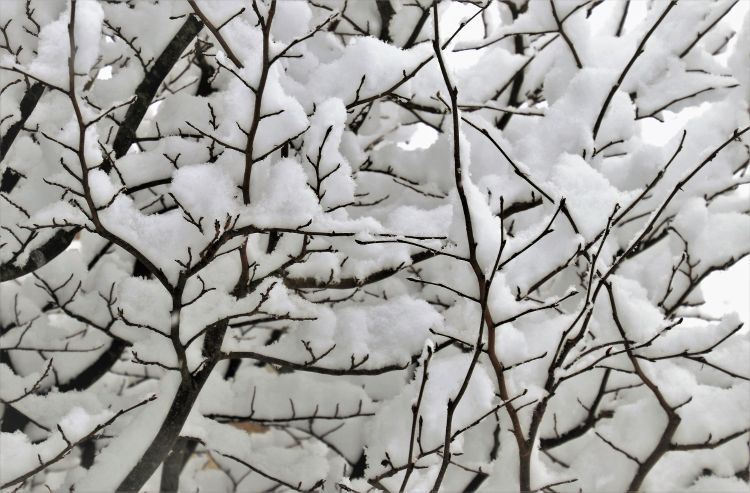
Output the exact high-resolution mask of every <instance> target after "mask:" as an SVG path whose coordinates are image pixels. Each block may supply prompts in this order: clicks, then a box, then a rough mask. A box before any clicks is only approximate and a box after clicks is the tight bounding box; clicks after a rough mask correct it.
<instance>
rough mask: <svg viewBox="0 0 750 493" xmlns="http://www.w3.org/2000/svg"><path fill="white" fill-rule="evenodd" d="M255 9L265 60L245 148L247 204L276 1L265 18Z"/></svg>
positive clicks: (244, 199)
mask: <svg viewBox="0 0 750 493" xmlns="http://www.w3.org/2000/svg"><path fill="white" fill-rule="evenodd" d="M253 7H254V8H255V10H256V12H257V13H258V22H260V26H261V29H262V30H263V55H262V56H263V58H262V60H261V64H262V65H261V69H260V79H259V80H258V87H257V88H256V90H255V102H254V104H253V119H252V121H251V122H250V130H249V131H248V132H247V145H246V147H245V173H244V175H243V177H242V200H243V201H244V202H245V204H249V203H250V179H251V176H252V172H253V147H254V145H255V135H256V134H257V133H258V126H259V125H260V118H261V115H260V109H261V105H262V103H263V91H264V90H265V88H266V81H267V80H268V71H269V70H270V68H271V60H270V56H269V49H270V45H271V24H272V23H273V16H274V14H275V13H276V0H271V6H270V8H269V9H268V14H267V15H266V17H265V18H263V16H262V15H261V14H260V11H259V10H258V9H257V5H256V3H255V0H253Z"/></svg>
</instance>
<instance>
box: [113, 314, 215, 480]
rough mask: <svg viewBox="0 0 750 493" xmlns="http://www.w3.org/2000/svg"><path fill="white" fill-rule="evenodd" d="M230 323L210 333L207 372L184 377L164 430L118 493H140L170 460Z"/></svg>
mask: <svg viewBox="0 0 750 493" xmlns="http://www.w3.org/2000/svg"><path fill="white" fill-rule="evenodd" d="M226 329H227V322H226V321H225V322H223V323H217V324H215V325H214V326H212V327H211V328H210V329H209V330H208V331H207V332H206V336H205V339H204V343H203V348H204V349H203V354H204V356H206V357H207V359H206V362H205V364H204V366H203V368H202V369H201V370H200V371H199V372H197V373H196V374H195V375H192V376H190V373H187V375H188V377H187V378H186V377H183V378H182V381H181V382H180V386H179V387H178V388H177V393H176V394H175V397H174V399H173V401H172V404H171V406H170V407H169V411H168V412H167V416H166V417H165V418H164V421H163V422H162V425H161V428H159V431H158V432H157V433H156V436H155V437H154V439H153V440H152V441H151V444H150V445H149V446H148V448H147V449H146V451H145V452H144V454H143V456H142V457H141V458H140V460H139V461H138V463H137V464H136V465H135V467H133V469H131V470H130V472H129V473H128V474H127V476H126V477H125V479H123V480H122V482H121V483H120V484H119V485H118V487H117V491H140V489H141V488H142V487H143V485H144V484H145V483H146V481H148V479H149V478H150V477H151V475H152V474H154V472H155V471H156V469H157V468H158V467H159V465H161V463H162V462H164V460H165V459H166V458H167V454H169V453H170V452H171V451H172V450H173V448H174V447H175V444H176V442H177V439H178V438H179V436H180V430H182V426H183V425H184V424H185V421H186V420H187V418H188V416H189V415H190V411H191V410H192V408H193V405H194V404H195V401H196V399H197V398H198V394H200V391H201V389H202V388H203V385H205V383H206V380H208V377H209V375H211V372H212V371H213V369H214V367H215V366H216V363H217V362H218V361H219V355H220V354H221V343H222V341H223V340H224V334H225V333H226Z"/></svg>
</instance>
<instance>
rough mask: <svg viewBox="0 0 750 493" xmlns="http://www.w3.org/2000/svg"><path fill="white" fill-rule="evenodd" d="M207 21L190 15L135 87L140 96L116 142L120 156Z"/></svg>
mask: <svg viewBox="0 0 750 493" xmlns="http://www.w3.org/2000/svg"><path fill="white" fill-rule="evenodd" d="M202 28H203V23H202V22H201V21H200V20H199V19H198V18H197V17H196V16H194V15H189V16H188V18H187V20H186V21H185V23H184V24H183V25H182V27H181V28H180V30H179V31H177V34H175V36H174V38H172V41H170V43H169V45H167V47H166V48H165V49H164V51H163V52H162V54H161V55H159V58H157V59H156V62H154V65H153V66H152V67H151V70H149V71H148V73H147V74H146V75H145V76H144V77H143V81H141V83H140V84H139V85H138V87H137V88H136V90H135V96H136V99H135V101H133V103H132V104H131V105H130V107H129V108H128V112H127V113H126V114H125V119H124V120H123V122H122V125H120V128H119V129H118V130H117V135H116V136H115V142H114V144H113V145H112V148H113V150H114V151H115V156H116V157H118V158H119V157H122V156H124V155H125V153H126V152H128V149H129V148H130V146H131V145H132V143H133V141H134V140H135V136H136V130H138V126H139V125H140V123H141V120H142V119H143V116H144V115H145V114H146V110H148V107H149V106H150V105H151V101H152V100H153V99H154V96H155V95H156V91H158V90H159V86H161V83H162V82H163V81H164V78H165V77H166V76H167V74H168V73H169V71H170V70H172V67H173V66H174V64H175V63H177V60H179V58H180V55H182V52H183V51H185V48H187V47H188V45H189V44H190V43H191V42H192V41H193V39H195V37H196V36H197V35H198V33H199V32H200V30H201V29H202Z"/></svg>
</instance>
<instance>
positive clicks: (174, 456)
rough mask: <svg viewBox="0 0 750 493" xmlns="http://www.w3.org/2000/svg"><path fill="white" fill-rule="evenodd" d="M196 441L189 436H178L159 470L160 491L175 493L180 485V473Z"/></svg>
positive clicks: (193, 449) (196, 443)
mask: <svg viewBox="0 0 750 493" xmlns="http://www.w3.org/2000/svg"><path fill="white" fill-rule="evenodd" d="M197 445H198V442H196V441H195V440H191V439H190V438H185V437H180V438H178V439H177V442H176V443H175V445H174V447H173V448H172V451H171V452H170V453H169V455H168V456H167V459H166V460H165V461H164V467H162V471H161V490H160V491H161V492H162V493H177V491H179V486H180V474H181V473H182V470H183V469H184V467H185V464H186V463H187V461H188V459H189V458H190V456H191V455H192V454H193V452H194V451H195V448H196V446H197Z"/></svg>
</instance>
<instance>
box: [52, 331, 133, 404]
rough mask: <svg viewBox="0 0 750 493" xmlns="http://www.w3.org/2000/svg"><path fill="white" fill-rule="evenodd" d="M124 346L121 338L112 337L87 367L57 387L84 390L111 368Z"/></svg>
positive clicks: (63, 390) (66, 390)
mask: <svg viewBox="0 0 750 493" xmlns="http://www.w3.org/2000/svg"><path fill="white" fill-rule="evenodd" d="M126 347H127V344H126V343H125V342H124V341H122V340H121V339H112V344H111V345H110V346H109V349H107V350H106V351H104V352H103V353H102V354H101V356H99V358H97V360H96V361H94V362H93V363H92V364H91V365H90V366H89V367H88V368H86V369H85V370H83V371H82V372H81V373H79V374H78V375H76V376H75V377H74V378H73V379H72V380H70V381H68V382H65V383H63V384H60V386H59V387H58V388H59V390H60V392H68V391H70V390H86V389H87V388H89V387H90V386H91V385H93V384H94V383H95V382H96V381H97V380H99V379H100V378H101V377H103V376H104V375H106V373H107V372H108V371H109V370H110V368H112V365H114V364H115V363H116V362H117V360H119V359H120V356H121V355H122V353H123V351H125V348H126Z"/></svg>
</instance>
